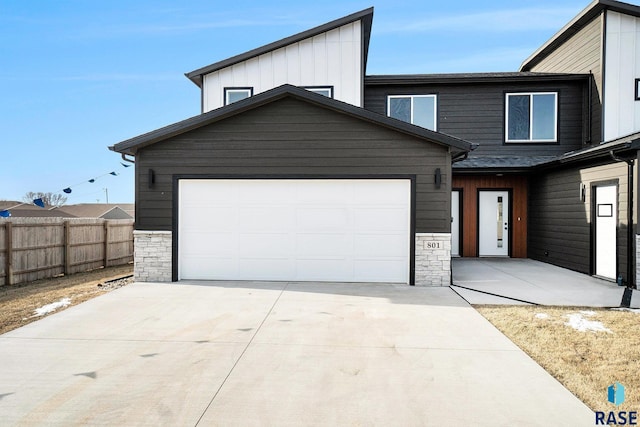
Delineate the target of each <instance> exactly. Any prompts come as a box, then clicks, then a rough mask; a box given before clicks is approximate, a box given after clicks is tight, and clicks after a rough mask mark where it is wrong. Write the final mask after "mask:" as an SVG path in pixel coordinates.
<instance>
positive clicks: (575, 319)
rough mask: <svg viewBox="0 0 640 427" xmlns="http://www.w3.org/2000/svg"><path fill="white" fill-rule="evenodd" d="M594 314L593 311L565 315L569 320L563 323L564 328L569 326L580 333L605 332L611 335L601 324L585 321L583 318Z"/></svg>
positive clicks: (594, 321) (595, 321)
mask: <svg viewBox="0 0 640 427" xmlns="http://www.w3.org/2000/svg"><path fill="white" fill-rule="evenodd" d="M595 314H596V313H595V312H593V311H581V312H580V313H573V314H567V315H566V316H565V317H566V318H568V319H569V320H568V321H567V322H565V325H566V326H570V327H572V328H573V329H575V330H576V331H580V332H587V331H592V332H607V333H612V332H611V331H610V330H609V329H607V328H605V327H604V325H603V324H602V322H599V321H597V320H589V319H585V317H584V316H587V317H591V316H594V315H595Z"/></svg>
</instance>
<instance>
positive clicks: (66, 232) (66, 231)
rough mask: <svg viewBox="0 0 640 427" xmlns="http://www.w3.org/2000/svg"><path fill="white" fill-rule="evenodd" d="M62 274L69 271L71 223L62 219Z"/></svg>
mask: <svg viewBox="0 0 640 427" xmlns="http://www.w3.org/2000/svg"><path fill="white" fill-rule="evenodd" d="M63 256H64V275H65V276H66V275H67V274H70V273H71V225H70V224H69V220H68V219H67V220H65V221H64V254H63Z"/></svg>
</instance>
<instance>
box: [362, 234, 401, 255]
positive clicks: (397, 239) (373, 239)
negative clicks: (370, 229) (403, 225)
mask: <svg viewBox="0 0 640 427" xmlns="http://www.w3.org/2000/svg"><path fill="white" fill-rule="evenodd" d="M353 244H354V252H355V256H356V257H379V258H385V257H394V256H397V255H398V254H399V253H403V252H404V251H405V250H406V249H407V248H408V247H409V242H408V241H407V238H406V236H403V235H397V234H387V235H380V234H377V235H357V236H355V237H354V243H353Z"/></svg>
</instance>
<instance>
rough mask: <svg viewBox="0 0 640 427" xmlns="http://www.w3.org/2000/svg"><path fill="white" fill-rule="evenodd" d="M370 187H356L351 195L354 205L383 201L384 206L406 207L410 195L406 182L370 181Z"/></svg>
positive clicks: (374, 203)
mask: <svg viewBox="0 0 640 427" xmlns="http://www.w3.org/2000/svg"><path fill="white" fill-rule="evenodd" d="M371 182H372V185H367V186H358V188H357V191H354V193H353V197H354V198H353V201H354V203H356V204H373V205H376V204H380V201H381V200H384V202H385V204H397V205H399V206H406V205H407V204H408V202H409V199H410V194H409V191H405V190H408V188H407V185H409V182H407V181H406V180H371Z"/></svg>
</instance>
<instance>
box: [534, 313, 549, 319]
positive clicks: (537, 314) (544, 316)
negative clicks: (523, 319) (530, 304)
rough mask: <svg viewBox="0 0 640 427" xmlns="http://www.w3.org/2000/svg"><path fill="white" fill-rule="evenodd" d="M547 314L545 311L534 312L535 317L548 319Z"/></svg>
mask: <svg viewBox="0 0 640 427" xmlns="http://www.w3.org/2000/svg"><path fill="white" fill-rule="evenodd" d="M548 318H549V315H548V314H547V313H536V319H548Z"/></svg>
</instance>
